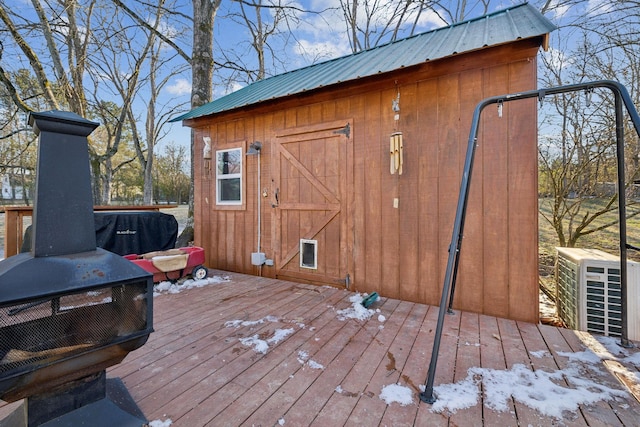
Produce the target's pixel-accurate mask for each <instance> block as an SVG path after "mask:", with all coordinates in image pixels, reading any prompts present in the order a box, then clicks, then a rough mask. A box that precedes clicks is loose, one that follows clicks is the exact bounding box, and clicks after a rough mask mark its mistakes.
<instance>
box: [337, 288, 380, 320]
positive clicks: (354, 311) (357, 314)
mask: <svg viewBox="0 0 640 427" xmlns="http://www.w3.org/2000/svg"><path fill="white" fill-rule="evenodd" d="M363 299H364V298H363V296H362V295H361V294H360V293H359V292H358V293H355V294H354V295H352V296H351V297H349V302H351V307H349V308H345V309H343V310H338V311H337V312H336V313H337V314H338V320H347V319H357V320H369V319H370V318H371V316H373V314H374V313H375V310H370V309H368V308H365V307H364V306H363V305H362V300H363Z"/></svg>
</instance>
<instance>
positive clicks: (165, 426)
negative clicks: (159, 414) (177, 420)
mask: <svg viewBox="0 0 640 427" xmlns="http://www.w3.org/2000/svg"><path fill="white" fill-rule="evenodd" d="M171 424H173V421H171V418H168V419H166V420H164V421H160V420H153V421H151V422H149V427H169V426H170V425H171Z"/></svg>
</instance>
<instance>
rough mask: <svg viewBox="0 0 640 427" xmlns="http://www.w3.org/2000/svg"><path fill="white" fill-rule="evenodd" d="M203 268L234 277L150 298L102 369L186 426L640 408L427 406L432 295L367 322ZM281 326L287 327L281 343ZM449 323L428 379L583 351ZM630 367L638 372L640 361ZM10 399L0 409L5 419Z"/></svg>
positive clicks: (587, 415) (160, 416)
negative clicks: (127, 345)
mask: <svg viewBox="0 0 640 427" xmlns="http://www.w3.org/2000/svg"><path fill="white" fill-rule="evenodd" d="M210 274H214V275H216V276H228V277H229V280H228V281H226V282H223V283H219V284H211V285H208V286H205V287H202V288H194V289H189V290H184V291H182V292H180V293H176V294H168V293H167V294H162V295H159V296H157V297H155V299H154V305H155V307H154V317H155V319H154V327H155V332H154V333H153V334H152V335H151V337H150V339H149V341H148V343H147V344H146V345H145V346H143V347H142V348H140V349H138V350H137V351H135V352H133V353H130V354H129V355H128V356H127V358H126V359H125V361H124V362H123V363H121V364H120V365H117V366H115V367H113V368H111V369H110V370H109V371H108V376H109V377H120V378H121V379H122V380H123V382H124V383H125V384H126V386H127V388H128V390H129V392H130V393H131V396H132V397H133V399H134V400H135V401H136V402H137V404H138V406H139V407H140V409H141V410H142V411H143V412H144V414H145V415H146V417H147V418H148V419H149V420H150V421H153V420H160V421H165V420H167V419H171V420H172V426H185V427H194V426H204V425H207V426H240V425H243V426H277V425H286V426H307V425H314V426H342V425H346V426H365V425H366V426H376V425H380V426H411V425H416V426H441V425H442V426H444V425H450V426H480V425H486V426H516V425H524V426H529V425H531V426H551V425H571V426H604V425H607V426H609V425H613V426H617V425H628V426H632V425H638V420H640V404H639V403H638V401H636V400H635V399H634V397H633V395H632V394H631V393H627V394H626V395H625V396H624V397H617V398H615V399H613V400H609V401H604V400H600V401H596V402H595V403H593V404H590V405H586V406H581V407H580V408H579V409H578V410H577V411H565V412H564V413H563V415H562V418H560V419H557V418H553V417H549V416H544V415H542V414H541V413H540V412H538V411H536V410H534V409H532V408H531V407H529V406H527V405H525V404H523V403H522V402H521V401H519V400H517V399H513V398H509V407H508V408H507V410H505V411H500V410H496V409H491V408H490V407H489V406H487V405H488V404H489V402H487V401H480V402H478V403H477V404H475V405H473V406H471V407H469V408H467V409H461V410H457V411H456V412H455V413H450V412H448V411H445V412H444V413H434V412H432V411H431V409H432V406H431V405H429V404H425V403H420V402H419V399H418V387H419V386H420V385H421V384H423V383H424V381H425V378H426V374H427V370H428V365H429V359H430V356H431V346H432V340H433V336H434V330H435V325H436V318H437V313H438V310H437V308H436V307H431V306H426V305H422V304H414V303H409V302H403V301H399V300H393V299H387V298H381V300H380V301H378V302H377V303H376V304H375V305H374V306H372V308H378V309H379V310H380V313H376V314H375V315H374V316H373V317H372V318H370V319H369V320H366V321H362V320H355V319H345V320H340V316H339V313H338V311H339V310H342V309H346V308H349V307H350V306H351V305H352V303H351V302H349V297H350V296H352V295H353V294H352V293H350V292H347V291H343V290H338V289H333V288H329V287H316V286H311V285H302V284H297V283H291V282H284V281H278V280H273V279H267V278H260V277H254V276H247V275H241V274H234V273H226V272H221V271H214V272H212V273H210ZM380 314H381V315H383V316H384V317H385V319H382V318H380V319H379V318H378V316H379V315H380ZM381 320H384V321H381ZM234 321H236V322H235V323H233V322H234ZM239 321H246V322H247V323H245V324H244V325H241V324H238V323H239ZM278 330H280V331H287V330H289V331H288V332H289V335H287V336H284V337H282V339H281V340H280V341H279V342H276V341H277V338H278V335H276V334H275V333H276V331H278ZM443 331H444V333H443V339H442V344H441V347H440V348H441V353H440V358H439V362H438V370H437V376H436V380H435V384H436V386H438V385H439V384H445V383H453V382H457V381H459V380H462V379H464V378H465V377H466V376H467V369H468V368H470V367H474V366H475V367H483V368H491V369H496V370H508V369H510V368H512V367H513V366H514V365H516V364H524V365H525V366H526V367H528V369H531V370H544V371H547V372H551V371H555V370H559V369H563V368H564V367H566V366H567V365H568V364H569V363H570V358H569V357H567V353H566V352H576V353H577V352H582V351H583V350H585V349H586V345H585V342H587V341H589V340H590V339H591V336H590V335H589V334H585V333H579V332H575V331H570V330H565V329H558V328H555V327H551V326H544V325H534V324H529V323H521V322H515V321H510V320H504V319H499V318H493V317H488V316H483V315H477V314H471V313H467V312H462V313H461V312H457V313H456V314H455V315H449V316H447V318H446V323H445V325H444V330H443ZM256 335H257V337H259V338H261V339H262V340H263V341H264V342H266V344H267V345H268V348H266V349H265V352H264V353H261V352H259V351H258V350H260V349H257V348H256V347H251V346H249V345H245V344H243V343H242V342H241V341H240V339H242V338H248V337H253V336H256ZM247 344H248V343H247ZM637 352H638V350H637V349H631V350H629V354H631V355H633V354H635V353H637ZM545 355H546V356H545ZM635 360H640V359H635ZM616 363H619V362H618V361H615V360H608V361H606V362H603V363H600V364H599V365H598V366H596V368H597V369H591V370H589V371H588V372H589V374H588V375H589V379H590V380H592V381H595V382H597V383H598V384H603V385H608V386H609V387H612V388H616V389H619V390H624V389H625V387H624V385H622V383H621V382H619V381H618V380H617V379H616V377H615V376H614V375H613V374H611V373H610V370H608V369H607V367H610V365H611V364H616ZM638 363H640V362H638ZM627 369H630V370H631V371H633V372H634V373H635V376H636V379H637V378H638V369H637V367H636V366H633V365H630V366H627ZM396 383H397V384H400V385H403V386H406V387H408V388H410V389H411V390H413V403H412V404H409V405H405V406H402V405H400V404H399V403H390V404H387V403H386V402H385V401H384V400H382V399H381V398H380V397H379V396H380V393H381V390H382V389H383V387H384V386H388V385H391V384H396ZM632 386H633V384H632ZM636 388H637V385H636ZM436 390H437V389H436ZM483 400H484V399H483ZM17 404H19V402H15V403H13V404H10V405H5V406H4V407H0V418H3V417H5V416H6V415H7V414H8V413H9V412H10V411H11V410H13V408H15V407H16V406H17Z"/></svg>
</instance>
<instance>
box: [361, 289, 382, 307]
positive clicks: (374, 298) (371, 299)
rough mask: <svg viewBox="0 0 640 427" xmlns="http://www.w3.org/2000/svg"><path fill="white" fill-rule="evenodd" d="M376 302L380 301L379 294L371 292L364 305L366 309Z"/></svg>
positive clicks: (364, 300) (363, 302)
mask: <svg viewBox="0 0 640 427" xmlns="http://www.w3.org/2000/svg"><path fill="white" fill-rule="evenodd" d="M376 301H378V293H377V292H371V294H369V295H367V296H366V297H365V299H363V300H362V305H363V306H364V308H369V306H370V305H371V304H373V303H374V302H376Z"/></svg>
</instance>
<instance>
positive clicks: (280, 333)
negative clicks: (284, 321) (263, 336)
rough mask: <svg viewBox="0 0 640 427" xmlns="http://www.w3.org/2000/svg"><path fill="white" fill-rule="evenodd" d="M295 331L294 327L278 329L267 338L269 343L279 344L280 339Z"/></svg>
mask: <svg viewBox="0 0 640 427" xmlns="http://www.w3.org/2000/svg"><path fill="white" fill-rule="evenodd" d="M292 333H293V328H289V329H276V330H275V333H274V334H273V336H272V337H271V338H269V339H268V340H267V342H268V343H269V344H278V343H279V342H280V341H282V340H283V339H285V338H286V337H288V336H289V335H291V334H292Z"/></svg>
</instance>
